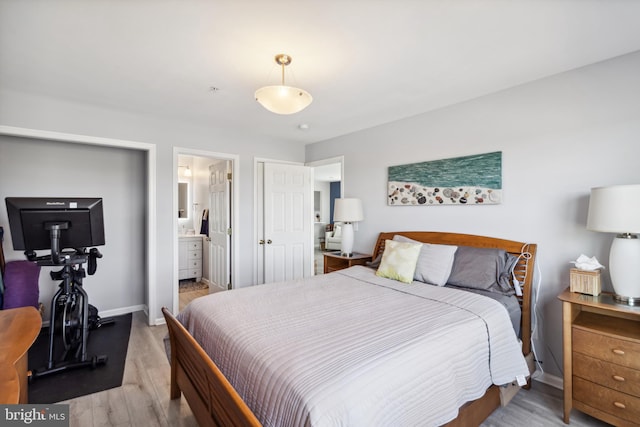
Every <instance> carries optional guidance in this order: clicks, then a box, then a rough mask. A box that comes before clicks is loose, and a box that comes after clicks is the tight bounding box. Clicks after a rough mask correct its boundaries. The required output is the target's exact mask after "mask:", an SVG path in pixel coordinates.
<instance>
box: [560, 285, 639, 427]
mask: <svg viewBox="0 0 640 427" xmlns="http://www.w3.org/2000/svg"><path fill="white" fill-rule="evenodd" d="M558 298H559V299H560V300H561V301H562V334H563V351H564V355H563V365H564V422H565V423H569V416H570V414H571V409H572V408H576V409H578V410H580V411H582V412H584V413H587V414H589V415H591V416H593V417H596V418H599V419H600V420H602V421H605V422H607V423H610V424H613V425H616V426H632V425H634V426H637V425H638V424H637V423H638V420H640V307H632V306H627V305H622V304H617V303H615V302H614V301H613V296H612V295H611V294H610V293H605V292H603V293H602V294H600V295H598V296H597V297H594V296H591V295H583V294H579V293H575V292H569V290H568V289H567V290H566V291H565V292H563V293H562V294H560V295H559V296H558Z"/></svg>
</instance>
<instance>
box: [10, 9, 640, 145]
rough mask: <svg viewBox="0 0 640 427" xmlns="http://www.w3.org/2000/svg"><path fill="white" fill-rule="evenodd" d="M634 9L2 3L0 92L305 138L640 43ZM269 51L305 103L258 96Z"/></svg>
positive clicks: (412, 111)
mask: <svg viewBox="0 0 640 427" xmlns="http://www.w3.org/2000/svg"><path fill="white" fill-rule="evenodd" d="M639 19H640V1H633V0H596V1H594V0H554V1H552V0H520V1H509V0H456V1H453V0H432V1H428V0H415V1H413V0H395V1H394V0H323V1H319V0H317V1H312V0H288V1H278V0H276V1H260V0H253V1H251V0H216V1H214V0H209V1H204V0H201V1H195V0H180V1H179V0H128V1H124V0H90V1H87V0H85V1H80V0H73V1H72V0H29V1H25V0H0V90H8V91H17V92H25V93H28V94H38V95H42V96H50V97H55V98H62V99H64V100H69V101H73V102H81V103H89V104H93V105H96V106H100V107H104V108H112V109H117V110H120V111H129V112H132V113H136V114H145V115H151V116H156V117H159V118H161V119H162V120H180V121H186V122H190V123H194V124H197V125H205V126H212V127H216V128H226V129H230V130H231V131H232V132H237V133H238V134H243V135H249V136H252V137H259V138H267V139H274V140H286V141H299V142H300V143H301V144H308V143H312V142H315V141H320V140H324V139H328V138H332V137H335V136H339V135H343V134H347V133H351V132H354V131H357V130H360V129H364V128H369V127H372V126H376V125H380V124H383V123H387V122H390V121H394V120H398V119H401V118H404V117H409V116H413V115H416V114H420V113H423V112H427V111H430V110H434V109H437V108H442V107H444V106H447V105H452V104H455V103H459V102H462V101H465V100H468V99H473V98H476V97H479V96H482V95H485V94H488V93H492V92H496V91H500V90H503V89H506V88H509V87H512V86H515V85H519V84H522V83H526V82H529V81H532V80H536V79H540V78H543V77H546V76H549V75H553V74H556V73H561V72H564V71H567V70H571V69H574V68H577V67H581V66H584V65H586V64H591V63H594V62H598V61H602V60H606V59H609V58H612V57H615V56H619V55H623V54H626V53H629V52H633V51H636V50H640V25H638V22H639ZM277 53H287V54H290V55H291V56H292V57H293V62H292V64H291V65H290V66H289V67H288V68H287V75H286V81H287V83H288V84H291V85H295V86H299V87H302V88H304V89H306V90H307V91H309V92H310V93H311V94H312V96H313V98H314V102H313V103H312V104H311V106H309V107H308V108H307V109H306V110H304V111H302V112H300V113H298V114H294V115H290V116H279V115H275V114H273V113H270V112H268V111H266V110H265V109H263V108H262V107H261V106H260V105H259V104H258V103H257V102H255V100H254V96H253V94H254V92H255V90H256V89H258V88H259V87H261V86H266V85H271V84H278V83H279V80H280V70H279V68H278V67H277V66H276V64H275V62H274V60H273V57H274V56H275V54H277ZM212 87H215V88H217V90H211V89H210V88H212ZM3 124H9V125H10V124H11V123H3ZM300 125H306V126H307V127H308V129H306V130H302V129H300Z"/></svg>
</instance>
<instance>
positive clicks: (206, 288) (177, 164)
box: [173, 148, 239, 312]
mask: <svg viewBox="0 0 640 427" xmlns="http://www.w3.org/2000/svg"><path fill="white" fill-rule="evenodd" d="M237 168H238V158H237V156H236V155H232V154H226V153H216V152H208V151H202V150H192V149H186V148H174V171H175V172H174V182H175V185H174V212H176V214H175V224H176V226H175V229H174V236H175V237H174V242H175V244H174V281H173V283H174V285H173V288H174V289H173V306H174V307H173V308H174V312H178V311H179V310H180V309H181V307H183V306H184V304H185V302H186V301H189V300H192V299H193V298H194V297H198V296H202V295H207V294H209V293H213V292H218V291H221V290H227V289H232V288H233V287H234V281H235V278H236V277H237V266H236V264H237V262H236V260H237V259H238V242H237V232H235V230H237V228H236V224H238V214H237V213H238V209H237V208H236V203H237V201H238V200H239V197H238V194H237V187H238V186H237V185H234V184H233V182H234V180H235V178H236V177H237ZM221 186H222V188H223V189H222V190H221ZM181 189H183V190H186V195H185V194H181ZM223 240H224V242H222V241H223ZM185 265H186V267H185ZM181 284H182V286H181ZM181 290H182V291H185V292H181Z"/></svg>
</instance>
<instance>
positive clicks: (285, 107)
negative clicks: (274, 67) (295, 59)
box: [255, 53, 313, 114]
mask: <svg viewBox="0 0 640 427" xmlns="http://www.w3.org/2000/svg"><path fill="white" fill-rule="evenodd" d="M275 60H276V64H278V65H280V66H281V67H282V84H281V85H279V86H265V87H261V88H260V89H258V90H257V91H256V93H255V98H256V101H258V102H259V103H260V105H262V106H263V107H264V108H266V109H267V110H269V111H271V112H272V113H276V114H293V113H297V112H299V111H302V110H304V109H305V108H307V107H308V106H309V104H311V101H313V98H312V97H311V95H310V94H309V92H307V91H306V90H304V89H298V88H297V87H291V86H285V84H284V67H286V66H287V65H289V64H291V61H292V58H291V56H289V55H287V54H285V53H281V54H279V55H276V57H275Z"/></svg>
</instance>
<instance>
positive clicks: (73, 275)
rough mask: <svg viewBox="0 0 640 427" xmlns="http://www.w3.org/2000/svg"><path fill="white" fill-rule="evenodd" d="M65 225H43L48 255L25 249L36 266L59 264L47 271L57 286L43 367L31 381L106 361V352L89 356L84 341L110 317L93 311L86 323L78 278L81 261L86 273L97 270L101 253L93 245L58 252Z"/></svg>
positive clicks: (81, 274) (85, 297)
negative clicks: (47, 235)
mask: <svg viewBox="0 0 640 427" xmlns="http://www.w3.org/2000/svg"><path fill="white" fill-rule="evenodd" d="M68 227H69V223H67V222H54V223H48V224H46V226H45V228H46V229H47V230H49V232H50V238H51V254H50V255H45V256H37V254H36V252H35V251H26V252H25V255H26V257H27V259H28V260H29V261H35V262H37V263H38V265H40V266H62V269H61V270H59V271H52V272H51V273H50V275H51V279H52V280H60V281H61V282H60V284H59V289H58V290H57V292H56V293H55V295H54V296H53V298H52V299H51V313H50V320H49V357H48V361H47V365H46V366H45V367H44V368H41V369H36V370H35V371H33V372H32V375H31V377H30V379H31V380H33V379H35V378H37V377H41V376H45V375H50V374H54V373H57V372H61V371H65V370H68V369H76V368H83V367H90V368H95V367H97V366H98V365H104V364H105V363H107V356H106V355H99V356H89V355H88V354H87V343H88V339H89V330H90V329H95V328H99V327H101V326H104V325H107V324H112V323H113V319H104V320H103V319H100V318H99V317H97V313H96V315H95V316H92V317H94V318H93V319H92V320H93V322H92V324H90V322H89V311H90V310H89V308H90V306H89V297H88V295H87V293H86V292H85V290H84V289H83V288H82V280H83V279H84V278H85V277H86V272H85V269H84V268H83V264H85V263H88V273H89V275H93V274H94V273H95V272H96V269H97V260H98V258H102V254H101V253H100V251H98V249H97V248H91V249H90V250H89V251H87V249H86V248H78V249H74V250H67V251H60V233H61V231H62V230H66V229H67V228H68ZM58 333H59V334H60V335H61V340H62V345H63V347H64V350H63V352H62V355H61V356H60V358H59V360H56V352H55V349H56V345H55V344H56V340H55V337H56V335H57V334H58Z"/></svg>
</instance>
